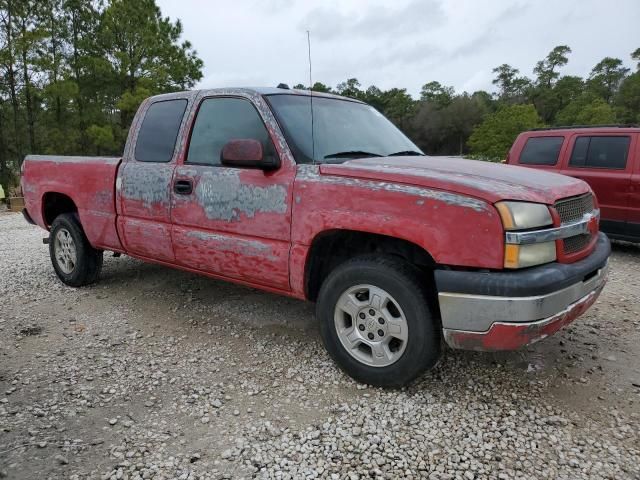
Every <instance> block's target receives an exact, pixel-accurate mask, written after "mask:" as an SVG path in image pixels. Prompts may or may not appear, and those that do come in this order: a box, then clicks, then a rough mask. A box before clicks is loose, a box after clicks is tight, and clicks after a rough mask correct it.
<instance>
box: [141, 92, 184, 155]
mask: <svg viewBox="0 0 640 480" xmlns="http://www.w3.org/2000/svg"><path fill="white" fill-rule="evenodd" d="M186 108H187V100H185V99H177V100H165V101H160V102H155V103H153V104H151V106H149V108H148V109H147V111H146V113H145V115H144V120H143V121H142V125H141V126H140V131H139V132H138V138H137V139H136V149H135V159H136V160H137V161H139V162H160V163H166V162H170V161H171V159H172V158H173V150H174V148H175V146H176V139H177V138H178V132H179V130H180V125H181V123H182V117H183V116H184V111H185V109H186Z"/></svg>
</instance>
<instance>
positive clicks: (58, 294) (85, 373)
mask: <svg viewBox="0 0 640 480" xmlns="http://www.w3.org/2000/svg"><path fill="white" fill-rule="evenodd" d="M44 233H45V232H43V231H41V230H39V229H37V228H36V227H32V226H29V225H27V224H26V223H25V222H24V221H23V220H22V218H21V216H19V215H16V214H8V213H0V292H1V295H2V306H1V308H0V478H24V479H31V478H33V479H49V478H51V479H57V478H69V479H85V478H92V479H93V478H95V479H141V478H144V479H147V478H149V479H150V478H154V479H170V478H171V479H172V478H177V479H182V480H186V479H209V478H212V479H217V478H255V477H257V478H278V479H280V478H282V479H285V478H292V479H293V478H295V479H298V478H330V479H351V478H353V479H356V478H389V479H394V478H429V479H463V480H466V479H468V480H472V479H484V478H487V479H489V478H490V479H511V478H523V479H524V478H526V479H529V478H560V479H579V478H585V479H601V478H606V479H640V333H639V332H640V322H639V320H638V314H639V311H640V305H639V302H638V300H639V298H640V289H639V288H638V287H639V286H640V278H639V277H638V275H639V273H638V272H640V269H639V267H640V248H638V247H634V246H625V245H621V246H620V245H619V246H617V247H616V248H615V252H614V256H613V258H612V273H611V281H610V283H609V285H608V286H607V288H606V290H605V293H604V294H603V297H602V299H601V300H600V301H599V302H598V304H596V306H595V308H594V309H592V310H591V311H590V312H589V313H588V314H587V315H585V316H584V317H583V318H582V319H580V320H578V322H577V323H575V324H574V325H573V326H572V327H570V328H569V329H566V330H564V331H563V332H561V333H560V334H559V335H558V336H556V337H554V338H552V339H547V340H546V341H544V342H541V343H539V344H537V345H535V346H534V347H532V348H529V349H527V350H525V351H522V352H515V353H504V354H495V355H489V354H478V353H469V352H452V351H448V352H447V353H446V355H445V358H444V359H443V361H442V362H441V364H440V365H439V366H438V367H437V368H436V369H435V370H434V371H432V372H429V373H427V374H426V375H425V376H424V377H423V378H422V379H421V380H420V381H419V382H417V383H416V384H414V385H412V386H411V387H410V388H408V389H404V390H399V391H387V390H381V389H373V388H367V387H365V386H362V385H358V384H356V383H355V382H353V381H352V380H351V379H349V378H348V377H346V376H345V375H344V374H342V373H341V372H340V371H339V370H338V369H337V368H336V367H335V366H334V365H333V363H332V362H331V360H330V359H329V358H328V356H327V355H326V353H325V352H324V350H323V348H322V346H321V344H320V341H319V335H318V331H317V327H316V325H315V323H314V320H313V315H312V312H313V309H312V306H311V305H309V304H306V303H303V302H298V301H294V300H290V299H286V298H281V297H276V296H273V295H270V294H265V293H262V292H258V291H256V290H251V289H246V288H243V287H239V286H234V285H230V284H226V283H222V282H216V281H212V280H209V279H205V278H200V277H197V276H194V275H190V274H186V273H182V272H178V271H174V270H170V269H166V268H162V267H158V266H153V265H146V264H142V263H140V262H138V261H135V260H132V259H129V258H124V257H123V258H118V259H116V258H111V257H106V258H105V268H104V271H103V274H102V278H101V281H100V282H99V283H98V284H97V285H95V286H93V287H90V288H84V289H72V288H68V287H64V286H62V285H61V284H60V283H59V282H58V281H57V279H56V278H55V276H54V274H53V271H52V268H51V266H50V263H49V258H48V251H47V248H46V246H45V245H43V244H42V242H41V238H42V237H43V236H44Z"/></svg>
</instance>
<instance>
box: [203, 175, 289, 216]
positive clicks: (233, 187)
mask: <svg viewBox="0 0 640 480" xmlns="http://www.w3.org/2000/svg"><path fill="white" fill-rule="evenodd" d="M196 198H197V199H198V202H199V203H200V205H202V207H203V208H204V211H205V214H206V215H207V217H208V218H210V219H218V220H226V221H235V220H239V219H240V214H242V213H244V214H245V215H246V216H247V217H249V218H253V217H254V216H255V215H256V213H286V211H287V189H286V188H285V187H284V186H282V185H269V186H268V187H260V186H257V185H247V184H243V183H241V182H240V176H239V172H236V171H233V170H223V169H217V170H216V171H215V172H206V173H204V174H203V175H202V177H201V178H200V181H199V182H198V186H197V187H196Z"/></svg>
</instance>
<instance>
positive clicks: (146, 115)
mask: <svg viewBox="0 0 640 480" xmlns="http://www.w3.org/2000/svg"><path fill="white" fill-rule="evenodd" d="M187 107H188V99H187V98H172V99H168V100H151V101H149V102H148V103H146V104H143V106H142V107H141V109H140V112H139V113H138V114H137V116H136V120H135V121H134V124H133V125H132V127H131V129H132V133H131V135H130V136H129V139H128V142H127V146H126V147H125V156H124V158H125V161H124V162H123V165H122V167H121V168H120V170H119V172H118V178H117V179H116V194H117V197H116V202H117V204H119V212H118V213H119V216H118V234H119V235H120V238H121V240H122V243H123V245H124V247H125V250H126V251H127V253H131V254H132V255H138V256H142V257H146V258H149V259H152V260H160V261H163V262H170V263H173V262H174V261H175V256H174V254H173V244H172V241H171V181H172V178H173V173H174V169H175V165H176V164H175V153H174V151H175V150H176V148H175V146H176V140H177V138H178V134H179V132H180V129H181V125H182V124H183V121H184V120H183V118H184V116H185V115H184V113H185V111H186V109H187Z"/></svg>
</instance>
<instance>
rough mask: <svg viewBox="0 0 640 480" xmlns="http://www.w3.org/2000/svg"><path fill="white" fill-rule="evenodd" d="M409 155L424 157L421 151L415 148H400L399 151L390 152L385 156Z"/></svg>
mask: <svg viewBox="0 0 640 480" xmlns="http://www.w3.org/2000/svg"><path fill="white" fill-rule="evenodd" d="M409 156H420V157H424V156H425V154H424V153H422V152H418V151H416V150H402V151H401V152H395V153H390V154H389V155H387V157H409Z"/></svg>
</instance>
